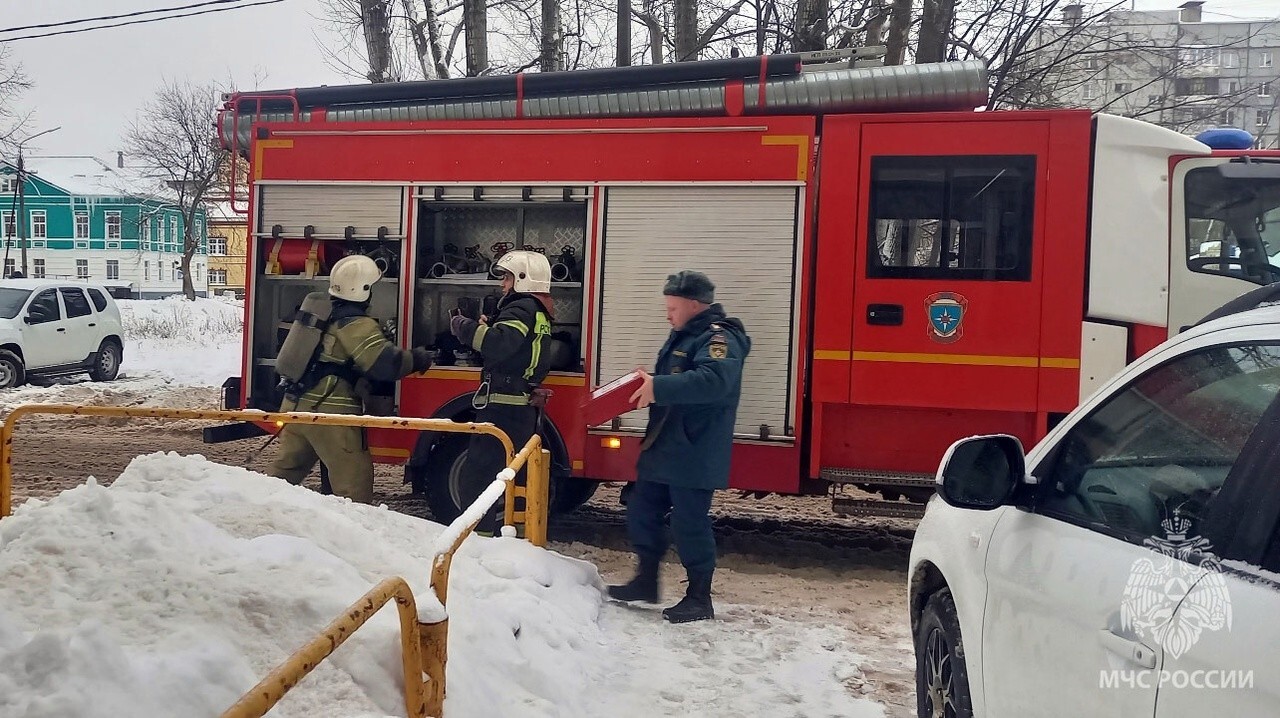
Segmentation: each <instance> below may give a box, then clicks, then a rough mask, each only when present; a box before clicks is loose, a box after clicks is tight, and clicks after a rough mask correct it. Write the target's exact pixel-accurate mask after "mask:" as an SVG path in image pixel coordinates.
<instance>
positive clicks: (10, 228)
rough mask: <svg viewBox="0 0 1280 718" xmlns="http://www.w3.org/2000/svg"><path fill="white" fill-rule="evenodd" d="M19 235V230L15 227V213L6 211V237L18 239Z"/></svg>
mask: <svg viewBox="0 0 1280 718" xmlns="http://www.w3.org/2000/svg"><path fill="white" fill-rule="evenodd" d="M17 235H18V230H17V229H16V228H15V227H14V222H13V212H12V211H10V210H7V209H6V210H5V211H4V236H5V237H16V236H17Z"/></svg>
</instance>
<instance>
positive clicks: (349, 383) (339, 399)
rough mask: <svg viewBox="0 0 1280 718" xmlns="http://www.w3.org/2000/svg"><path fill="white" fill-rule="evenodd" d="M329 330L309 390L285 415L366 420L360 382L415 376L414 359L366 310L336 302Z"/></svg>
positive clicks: (307, 380)
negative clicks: (358, 391)
mask: <svg viewBox="0 0 1280 718" xmlns="http://www.w3.org/2000/svg"><path fill="white" fill-rule="evenodd" d="M332 301H333V312H332V313H331V314H330V315H329V326H328V328H326V329H325V332H324V336H323V337H322V338H321V340H320V356H319V357H318V361H316V362H315V363H314V364H313V369H312V372H311V375H310V376H308V377H304V379H303V383H304V384H306V385H309V386H310V388H309V389H307V391H306V392H305V393H304V394H303V395H302V396H301V397H299V399H298V401H297V403H296V404H295V403H294V402H291V401H289V400H288V399H285V401H284V404H283V405H282V406H281V411H293V410H295V409H296V410H297V411H315V412H323V413H329V414H361V413H364V404H363V402H362V401H361V400H360V397H359V396H358V395H357V394H356V390H355V382H356V380H358V378H359V377H361V376H363V377H365V378H366V379H368V380H370V381H383V382H387V381H396V380H397V379H400V378H401V377H403V376H406V375H408V374H411V373H412V372H413V354H412V353H411V352H408V351H405V350H404V349H401V348H400V347H397V346H396V345H395V344H393V343H391V341H390V340H388V339H387V337H386V335H385V334H383V333H382V328H381V327H379V326H378V322H377V320H376V319H374V318H373V317H371V316H369V315H368V314H366V313H365V307H364V305H362V304H355V303H353V302H347V301H343V300H341V299H334V300H332Z"/></svg>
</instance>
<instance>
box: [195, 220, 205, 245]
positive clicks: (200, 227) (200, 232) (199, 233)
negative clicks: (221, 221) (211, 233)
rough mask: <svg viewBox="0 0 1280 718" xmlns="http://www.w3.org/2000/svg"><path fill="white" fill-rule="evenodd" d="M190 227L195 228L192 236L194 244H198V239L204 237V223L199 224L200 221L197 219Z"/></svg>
mask: <svg viewBox="0 0 1280 718" xmlns="http://www.w3.org/2000/svg"><path fill="white" fill-rule="evenodd" d="M192 226H193V227H195V232H194V233H193V236H194V237H195V240H196V244H199V243H200V238H201V237H203V236H204V222H201V221H200V220H198V219H197V220H196V223H195V224H194V225H192Z"/></svg>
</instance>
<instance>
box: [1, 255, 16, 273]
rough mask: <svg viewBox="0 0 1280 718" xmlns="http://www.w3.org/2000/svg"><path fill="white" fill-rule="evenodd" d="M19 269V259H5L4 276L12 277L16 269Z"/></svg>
mask: <svg viewBox="0 0 1280 718" xmlns="http://www.w3.org/2000/svg"><path fill="white" fill-rule="evenodd" d="M17 269H18V260H16V259H14V258H13V257H10V258H8V259H6V260H4V276H6V277H12V276H13V273H14V271H16V270H17Z"/></svg>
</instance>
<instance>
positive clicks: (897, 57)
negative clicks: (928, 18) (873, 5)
mask: <svg viewBox="0 0 1280 718" xmlns="http://www.w3.org/2000/svg"><path fill="white" fill-rule="evenodd" d="M910 36H911V0H893V10H892V11H891V12H890V13H889V35H888V37H887V38H886V39H885V44H886V47H887V48H888V50H887V52H886V53H885V56H884V63H885V64H886V65H901V64H902V63H904V62H906V57H907V46H908V44H909V43H910V41H911V40H910Z"/></svg>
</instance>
